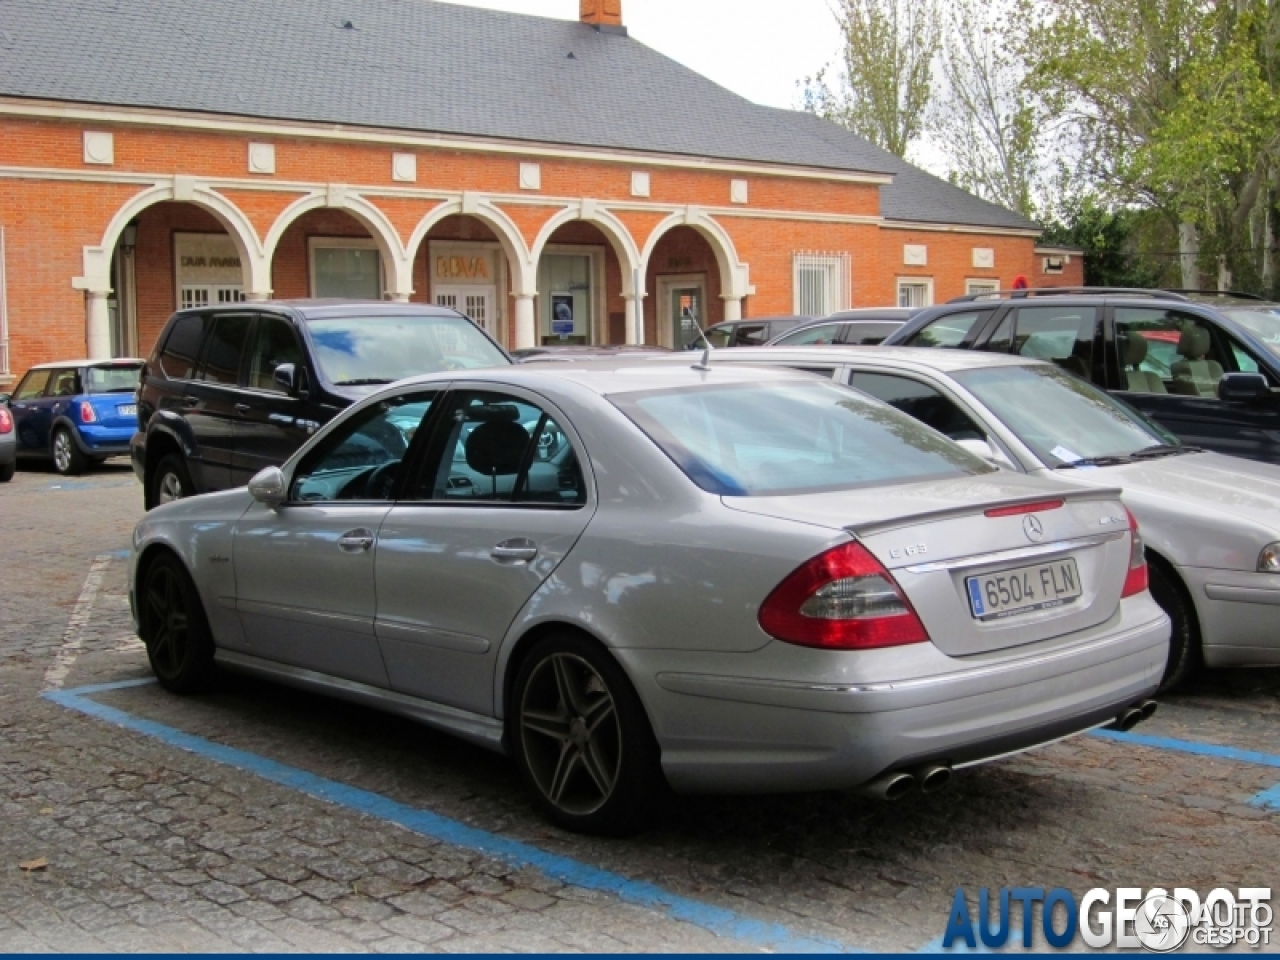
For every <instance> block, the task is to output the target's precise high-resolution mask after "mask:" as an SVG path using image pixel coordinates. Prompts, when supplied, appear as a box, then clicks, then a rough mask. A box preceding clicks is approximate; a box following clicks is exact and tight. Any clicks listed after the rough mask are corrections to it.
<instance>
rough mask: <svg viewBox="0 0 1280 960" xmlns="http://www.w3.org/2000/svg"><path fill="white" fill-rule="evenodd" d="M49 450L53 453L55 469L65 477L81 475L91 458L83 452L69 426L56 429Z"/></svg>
mask: <svg viewBox="0 0 1280 960" xmlns="http://www.w3.org/2000/svg"><path fill="white" fill-rule="evenodd" d="M49 450H50V453H52V454H53V469H54V471H55V472H56V473H59V474H61V475H62V476H64V477H75V476H79V475H80V474H82V473H84V469H85V467H86V466H88V464H89V458H88V457H86V456H85V455H84V454H83V453H82V452H81V450H80V447H79V445H78V444H77V443H76V438H75V437H73V436H72V435H71V430H70V429H69V428H68V427H57V428H55V429H54V431H53V439H52V440H51V441H50V444H49Z"/></svg>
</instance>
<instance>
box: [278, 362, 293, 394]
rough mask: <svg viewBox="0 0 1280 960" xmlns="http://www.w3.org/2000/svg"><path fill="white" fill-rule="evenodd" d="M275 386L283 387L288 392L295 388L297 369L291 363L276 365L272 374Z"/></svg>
mask: <svg viewBox="0 0 1280 960" xmlns="http://www.w3.org/2000/svg"><path fill="white" fill-rule="evenodd" d="M273 376H274V379H275V381H276V386H279V387H284V388H285V389H286V390H287V391H289V393H290V394H292V393H294V391H296V390H297V385H298V369H297V367H295V366H294V365H293V364H292V363H282V364H280V366H278V367H276V370H275V374H274V375H273Z"/></svg>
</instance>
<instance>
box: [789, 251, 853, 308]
mask: <svg viewBox="0 0 1280 960" xmlns="http://www.w3.org/2000/svg"><path fill="white" fill-rule="evenodd" d="M850 272H851V271H850V261H849V254H847V253H797V254H795V257H794V261H793V277H792V289H793V290H794V291H795V296H794V304H795V312H796V313H797V314H798V315H800V316H809V317H825V316H827V315H829V314H832V313H835V312H836V311H837V310H848V309H849V306H850V289H851V287H852V283H851V281H850Z"/></svg>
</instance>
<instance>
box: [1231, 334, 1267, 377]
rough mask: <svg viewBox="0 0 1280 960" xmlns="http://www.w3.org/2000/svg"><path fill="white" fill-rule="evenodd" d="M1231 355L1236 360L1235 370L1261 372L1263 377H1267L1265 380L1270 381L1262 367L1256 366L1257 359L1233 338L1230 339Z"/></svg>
mask: <svg viewBox="0 0 1280 960" xmlns="http://www.w3.org/2000/svg"><path fill="white" fill-rule="evenodd" d="M1231 356H1232V357H1233V358H1234V359H1235V361H1236V370H1237V371H1239V372H1240V373H1261V374H1262V375H1263V376H1264V377H1267V382H1268V383H1271V377H1269V376H1267V374H1266V373H1265V372H1264V371H1263V370H1262V368H1261V367H1260V366H1258V361H1257V360H1255V359H1254V358H1253V356H1252V355H1251V354H1250V353H1249V352H1248V351H1247V350H1245V348H1244V347H1242V346H1240V344H1238V343H1236V342H1235V341H1234V340H1232V341H1231ZM1273 385H1274V384H1273Z"/></svg>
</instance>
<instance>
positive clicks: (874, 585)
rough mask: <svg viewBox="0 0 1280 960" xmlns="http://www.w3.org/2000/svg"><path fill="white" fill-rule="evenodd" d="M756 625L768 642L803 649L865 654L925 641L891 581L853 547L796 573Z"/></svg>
mask: <svg viewBox="0 0 1280 960" xmlns="http://www.w3.org/2000/svg"><path fill="white" fill-rule="evenodd" d="M759 619H760V626H761V627H763V628H764V631H765V632H766V633H768V634H769V635H770V636H772V637H776V638H777V639H779V640H782V641H785V642H786V643H795V644H799V645H801V646H805V647H824V648H827V649H831V650H871V649H874V648H877V647H896V646H901V645H903V644H908V643H927V642H928V640H929V634H928V632H927V631H926V630H925V628H924V624H923V623H921V622H920V618H919V617H918V616H916V612H915V610H913V609H912V608H911V604H910V603H909V602H907V598H906V597H904V596H903V595H902V591H901V589H899V587H898V585H897V583H896V582H894V579H893V576H892V575H891V574H890V573H889V571H888V570H886V569H885V568H884V567H883V566H882V565H881V563H880V561H879V560H877V559H876V558H875V557H873V556H872V555H871V554H870V553H869V552H868V551H867V549H866V548H865V547H864V546H862V545H861V544H858V543H846V544H843V545H842V546H839V547H835V548H833V549H831V550H828V551H826V552H825V553H820V554H818V556H816V557H814V558H813V559H812V560H810V561H808V562H807V563H805V564H803V565H802V566H801V567H799V568H798V569H797V570H796V571H795V572H793V573H792V574H791V575H790V576H788V577H787V578H786V579H785V580H783V581H782V583H780V584H778V586H777V587H775V588H774V591H773V592H772V593H771V594H769V597H768V599H767V600H765V602H764V604H763V606H761V607H760V617H759Z"/></svg>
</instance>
